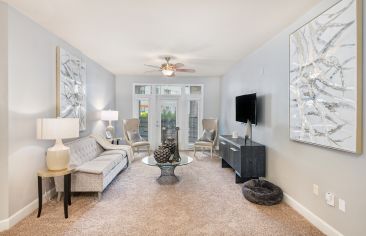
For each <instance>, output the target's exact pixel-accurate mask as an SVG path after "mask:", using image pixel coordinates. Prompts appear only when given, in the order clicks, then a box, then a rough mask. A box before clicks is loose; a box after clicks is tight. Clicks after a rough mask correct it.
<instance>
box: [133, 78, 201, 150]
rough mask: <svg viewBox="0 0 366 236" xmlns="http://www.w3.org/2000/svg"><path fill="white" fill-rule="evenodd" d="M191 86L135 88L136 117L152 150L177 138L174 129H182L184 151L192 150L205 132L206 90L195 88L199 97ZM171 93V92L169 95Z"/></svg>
mask: <svg viewBox="0 0 366 236" xmlns="http://www.w3.org/2000/svg"><path fill="white" fill-rule="evenodd" d="M189 86H190V85H161V86H160V85H134V99H133V116H134V117H136V118H139V119H140V130H139V131H140V134H141V136H142V137H143V138H144V139H145V140H148V141H149V142H150V144H151V146H152V148H154V149H155V148H156V147H157V146H158V145H160V144H161V143H163V142H164V141H165V140H166V138H169V137H173V138H175V136H176V130H175V127H180V130H179V146H180V148H181V149H190V148H191V147H192V145H193V143H194V142H195V141H196V140H197V138H198V137H199V135H200V133H201V131H202V127H201V120H202V113H203V101H202V100H203V99H202V96H203V88H202V87H201V85H194V87H195V90H194V91H196V90H198V89H197V87H199V91H200V94H197V92H196V94H190V93H189V92H190V91H192V89H189ZM187 87H188V89H187ZM137 88H138V89H137ZM169 89H171V91H172V92H170V93H169V92H167V91H170V90H169ZM136 91H137V92H136Z"/></svg>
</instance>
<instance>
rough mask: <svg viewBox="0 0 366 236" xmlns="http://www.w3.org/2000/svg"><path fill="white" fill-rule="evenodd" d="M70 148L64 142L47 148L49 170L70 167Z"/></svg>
mask: <svg viewBox="0 0 366 236" xmlns="http://www.w3.org/2000/svg"><path fill="white" fill-rule="evenodd" d="M69 161H70V148H69V147H66V146H64V145H63V144H62V143H61V145H60V144H59V143H56V145H55V146H53V147H51V148H49V149H48V150H47V157H46V162H47V168H48V170H53V171H57V170H65V169H67V168H69Z"/></svg>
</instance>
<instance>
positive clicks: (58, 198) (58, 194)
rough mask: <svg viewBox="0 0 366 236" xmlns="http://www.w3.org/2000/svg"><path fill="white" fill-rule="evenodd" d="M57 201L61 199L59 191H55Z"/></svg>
mask: <svg viewBox="0 0 366 236" xmlns="http://www.w3.org/2000/svg"><path fill="white" fill-rule="evenodd" d="M57 201H58V202H59V201H61V192H57Z"/></svg>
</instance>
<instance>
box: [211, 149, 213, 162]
mask: <svg viewBox="0 0 366 236" xmlns="http://www.w3.org/2000/svg"><path fill="white" fill-rule="evenodd" d="M212 149H213V148H212V147H211V159H212V158H213V155H212Z"/></svg>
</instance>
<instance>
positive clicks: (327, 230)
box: [283, 193, 343, 236]
mask: <svg viewBox="0 0 366 236" xmlns="http://www.w3.org/2000/svg"><path fill="white" fill-rule="evenodd" d="M283 197H284V198H283V201H284V202H285V203H286V204H287V205H289V206H290V207H291V208H293V209H294V210H295V211H297V212H298V213H299V214H300V215H302V216H303V217H305V219H307V220H308V221H310V223H312V224H313V225H314V226H315V227H317V228H318V229H319V230H320V231H322V232H323V233H324V234H325V235H328V236H343V234H341V233H340V232H339V231H338V230H336V229H335V228H333V227H332V226H331V225H329V224H328V223H327V222H325V221H324V220H322V219H321V218H320V217H319V216H317V215H315V214H314V213H313V212H311V211H310V210H309V209H307V208H306V207H304V206H303V205H301V204H300V203H299V202H298V201H296V200H295V199H294V198H292V197H291V196H290V195H288V194H287V193H283Z"/></svg>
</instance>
